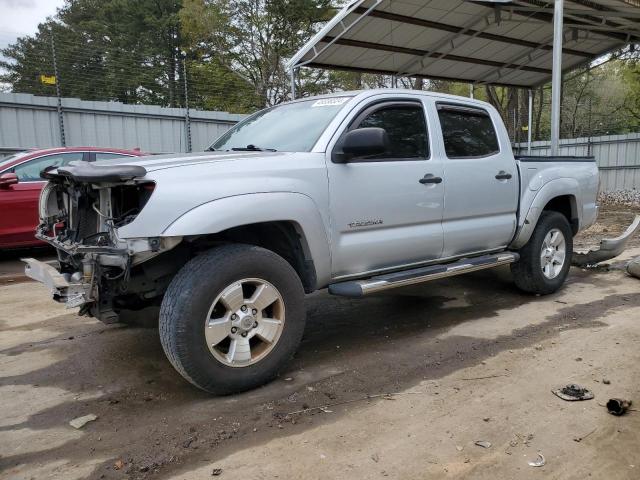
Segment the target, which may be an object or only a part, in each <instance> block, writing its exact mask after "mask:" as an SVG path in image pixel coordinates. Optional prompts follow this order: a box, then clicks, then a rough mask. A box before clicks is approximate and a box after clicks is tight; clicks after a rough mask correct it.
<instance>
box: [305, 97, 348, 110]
mask: <svg viewBox="0 0 640 480" xmlns="http://www.w3.org/2000/svg"><path fill="white" fill-rule="evenodd" d="M348 100H349V97H334V98H323V99H321V100H317V101H316V102H314V104H313V105H311V107H313V108H315V107H334V106H336V105H342V104H343V103H345V102H347V101H348Z"/></svg>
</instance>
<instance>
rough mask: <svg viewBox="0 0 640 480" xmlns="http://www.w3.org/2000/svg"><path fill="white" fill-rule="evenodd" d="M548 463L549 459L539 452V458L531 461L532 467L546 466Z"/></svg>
mask: <svg viewBox="0 0 640 480" xmlns="http://www.w3.org/2000/svg"><path fill="white" fill-rule="evenodd" d="M546 464H547V461H546V460H545V458H544V455H542V454H541V453H538V458H536V459H535V460H534V461H533V462H529V466H530V467H544V466H545V465H546Z"/></svg>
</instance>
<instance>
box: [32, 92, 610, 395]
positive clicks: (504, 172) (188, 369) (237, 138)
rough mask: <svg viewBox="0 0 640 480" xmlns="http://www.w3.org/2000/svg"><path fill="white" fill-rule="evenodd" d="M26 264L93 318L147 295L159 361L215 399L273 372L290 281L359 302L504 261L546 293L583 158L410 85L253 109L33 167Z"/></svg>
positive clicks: (528, 288) (288, 326)
mask: <svg viewBox="0 0 640 480" xmlns="http://www.w3.org/2000/svg"><path fill="white" fill-rule="evenodd" d="M43 176H44V177H45V178H46V179H47V180H48V183H47V185H46V187H45V188H44V189H43V191H42V194H41V197H40V206H39V213H40V225H39V227H38V229H37V233H36V236H37V238H38V239H41V240H44V241H46V242H48V243H50V244H51V245H53V246H54V247H55V248H56V249H57V252H58V259H57V261H56V262H52V263H43V262H39V261H36V260H33V259H27V260H25V261H26V267H25V268H26V273H27V275H28V276H30V277H32V278H34V279H36V280H39V281H41V282H43V283H44V284H46V285H47V286H48V287H49V288H50V289H51V291H52V293H53V297H54V299H55V300H56V301H59V302H65V303H66V304H67V306H69V307H79V309H80V314H83V315H89V316H93V317H96V318H97V319H99V320H101V321H103V322H105V323H113V322H117V321H119V320H120V319H121V318H122V315H124V314H125V313H127V312H129V313H130V312H132V311H142V310H143V309H148V308H151V307H156V308H159V333H160V339H161V343H162V346H163V348H164V351H165V352H166V355H167V357H168V359H169V361H170V362H171V364H172V365H173V366H174V367H175V368H176V370H177V371H178V372H179V373H180V374H181V375H182V376H183V377H184V378H185V379H187V380H188V381H189V382H191V383H193V384H194V385H196V386H197V387H199V388H201V389H203V390H205V391H208V392H211V393H214V394H227V393H232V392H237V391H241V390H246V389H249V388H252V387H256V386H258V385H260V384H263V383H265V382H267V381H269V380H270V379H272V378H274V377H275V376H276V375H277V374H278V372H279V371H280V370H281V369H282V368H283V366H284V365H285V364H286V362H287V360H288V359H289V358H290V357H291V356H292V355H293V354H294V352H295V351H296V348H297V347H298V345H299V342H300V339H301V337H302V334H303V331H304V326H305V305H304V298H305V293H311V292H313V291H316V290H319V289H325V288H328V291H329V292H330V293H331V294H334V295H341V296H348V297H364V296H367V295H371V294H375V293H377V292H382V291H386V290H390V289H394V288H399V287H403V286H407V285H413V284H418V283H423V282H426V281H429V280H434V279H439V278H443V277H448V276H453V275H459V274H463V273H467V272H472V271H476V270H481V269H486V268H491V267H496V266H499V265H507V264H509V265H511V270H512V272H513V279H514V281H515V283H516V285H517V286H518V287H519V288H520V289H522V290H524V291H525V292H530V293H534V294H549V293H552V292H555V291H556V290H558V289H559V288H560V287H561V286H562V284H563V283H564V281H565V279H566V277H567V274H568V272H569V268H570V263H571V256H572V246H573V245H572V238H573V236H574V235H575V234H576V233H578V232H579V231H580V230H582V229H584V228H586V227H588V226H589V225H591V224H592V223H593V222H594V221H595V219H596V216H597V206H596V197H597V191H598V169H597V167H596V163H595V162H594V159H593V158H584V157H582V158H578V157H555V158H549V157H514V155H513V152H512V149H511V145H510V141H509V137H508V135H507V131H506V130H505V127H504V125H503V122H502V120H501V118H500V115H499V114H498V112H497V111H496V110H495V109H494V108H493V107H492V106H491V105H489V104H487V103H484V102H481V101H478V100H472V99H468V98H461V97H455V96H448V95H442V94H437V93H428V92H419V91H409V90H397V89H395V90H373V91H366V92H344V93H339V94H333V95H329V96H322V97H314V98H304V99H300V100H296V101H293V102H289V103H285V104H282V105H279V106H276V107H272V108H268V109H265V110H262V111H260V112H258V113H256V114H254V115H252V116H250V117H248V118H246V119H245V120H244V121H242V122H241V123H239V124H237V125H236V126H234V127H233V128H232V129H231V130H229V131H228V132H227V133H225V134H224V135H223V136H222V137H220V138H219V139H218V140H217V141H215V143H213V145H212V146H211V147H210V148H209V150H208V151H207V152H205V153H195V154H179V155H169V156H149V157H141V158H139V159H125V160H117V161H111V162H109V163H106V162H105V163H102V162H94V163H88V162H75V163H71V164H69V165H66V166H62V167H59V168H57V169H52V170H49V171H45V172H43Z"/></svg>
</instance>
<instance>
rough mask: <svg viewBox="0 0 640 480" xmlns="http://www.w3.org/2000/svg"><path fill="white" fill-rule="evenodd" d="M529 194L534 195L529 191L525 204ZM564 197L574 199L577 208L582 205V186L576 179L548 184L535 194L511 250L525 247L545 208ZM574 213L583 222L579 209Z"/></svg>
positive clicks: (558, 179)
mask: <svg viewBox="0 0 640 480" xmlns="http://www.w3.org/2000/svg"><path fill="white" fill-rule="evenodd" d="M527 193H528V194H532V193H534V192H532V191H530V190H527V191H526V192H525V194H524V195H523V199H522V202H523V203H526V201H527V196H528V195H527ZM563 196H570V197H573V198H574V200H575V205H576V208H577V206H578V205H579V204H580V203H579V199H580V185H579V183H578V181H577V180H576V179H574V178H557V179H555V180H551V181H550V182H548V183H546V184H545V185H544V186H543V187H542V188H541V189H540V190H538V192H537V193H534V196H533V199H532V200H531V204H530V206H529V209H528V210H527V213H526V215H524V216H523V217H522V218H521V219H520V226H519V228H518V231H517V232H516V235H515V237H514V239H513V241H512V242H511V244H510V245H509V248H511V249H518V248H522V247H524V246H525V245H526V244H527V242H528V241H529V239H530V238H531V235H533V230H534V229H535V228H536V225H537V224H538V220H540V215H542V211H543V210H544V207H545V206H546V205H547V204H548V203H549V202H550V201H551V200H553V199H554V198H556V197H563ZM572 213H575V215H576V217H577V218H578V219H579V221H581V220H582V218H581V217H582V215H581V212H580V210H579V209H578V210H577V211H576V212H572Z"/></svg>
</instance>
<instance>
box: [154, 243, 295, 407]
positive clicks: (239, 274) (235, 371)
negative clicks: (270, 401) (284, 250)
mask: <svg viewBox="0 0 640 480" xmlns="http://www.w3.org/2000/svg"><path fill="white" fill-rule="evenodd" d="M244 278H260V279H263V280H266V281H267V282H269V283H270V284H271V285H273V286H274V287H275V288H276V289H277V290H278V292H279V293H280V295H281V296H282V300H283V302H284V307H285V311H286V321H284V324H283V329H282V333H281V334H280V337H279V339H278V340H277V341H276V343H275V346H274V347H273V349H272V350H271V351H270V352H269V353H268V354H267V355H266V356H265V357H264V358H262V359H261V360H260V361H258V362H257V363H254V364H251V365H248V366H243V367H240V368H238V367H233V366H229V365H225V364H224V363H222V362H220V361H219V360H218V359H216V358H215V357H214V355H213V354H212V353H211V352H210V351H209V347H208V346H207V342H206V341H205V328H204V322H205V319H206V317H207V314H208V312H209V309H210V308H211V305H212V303H213V302H214V301H215V299H216V297H217V296H218V295H219V294H220V293H221V292H222V291H224V289H225V288H227V287H228V286H229V285H231V284H233V283H234V282H237V281H239V280H241V279H244ZM305 321H306V312H305V306H304V290H303V287H302V283H301V282H300V278H299V277H298V275H297V273H296V272H295V270H294V269H293V268H292V267H291V265H289V263H287V261H286V260H284V259H283V258H282V257H280V256H278V255H276V254H275V253H273V252H271V251H269V250H265V249H264V248H260V247H256V246H251V245H240V244H234V245H225V246H221V247H218V248H214V249H212V250H209V251H208V252H206V253H203V254H201V255H199V256H197V257H195V258H193V259H192V260H190V261H189V262H188V263H187V264H186V265H185V266H184V267H183V268H182V269H181V270H180V271H179V272H178V274H177V275H176V276H175V278H174V279H173V281H172V282H171V284H170V285H169V288H168V289H167V292H166V293H165V296H164V299H163V301H162V306H161V307H160V321H159V331H160V341H161V343H162V347H163V349H164V351H165V354H166V355H167V358H168V359H169V361H170V362H171V364H172V365H173V366H174V367H175V369H176V370H177V371H178V372H179V373H180V374H181V375H182V376H183V377H184V378H185V379H187V380H188V381H189V382H191V383H192V384H193V385H195V386H196V387H198V388H200V389H202V390H204V391H206V392H209V393H213V394H216V395H225V394H230V393H235V392H240V391H243V390H248V389H251V388H255V387H257V386H259V385H262V384H264V383H266V382H268V381H270V380H272V379H273V378H275V377H276V376H277V375H278V373H279V372H280V370H281V369H282V367H283V366H284V365H285V364H286V363H287V362H288V360H289V359H290V358H291V356H292V355H293V354H294V353H295V351H296V349H297V348H298V345H299V344H300V340H301V338H302V334H303V332H304V325H305Z"/></svg>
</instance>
